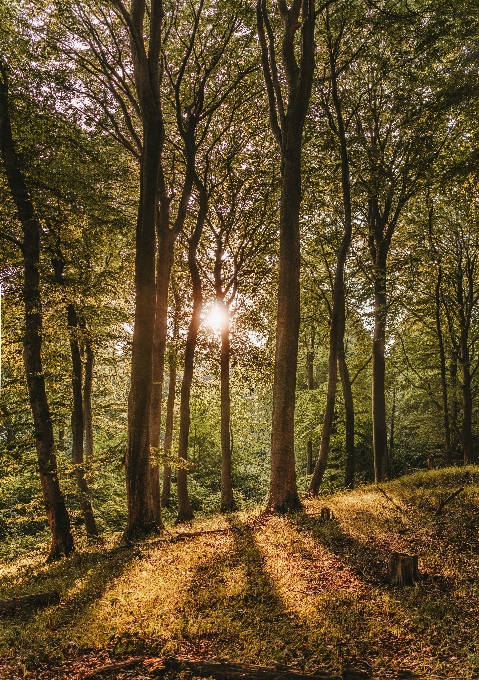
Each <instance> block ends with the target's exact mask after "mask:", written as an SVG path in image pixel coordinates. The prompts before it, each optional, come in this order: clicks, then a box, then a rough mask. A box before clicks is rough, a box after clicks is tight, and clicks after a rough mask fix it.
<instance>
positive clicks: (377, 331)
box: [372, 255, 388, 482]
mask: <svg viewBox="0 0 479 680" xmlns="http://www.w3.org/2000/svg"><path fill="white" fill-rule="evenodd" d="M386 314H387V310H386V256H385V255H384V256H383V257H382V258H379V261H378V262H377V263H376V266H375V267H374V336H373V351H372V356H373V358H372V364H373V384H372V414H373V452H374V479H375V481H376V482H382V481H383V480H385V479H387V478H388V452H387V424H386V394H385V372H386V363H385V349H386Z"/></svg>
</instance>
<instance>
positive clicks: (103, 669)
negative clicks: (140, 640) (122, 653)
mask: <svg viewBox="0 0 479 680" xmlns="http://www.w3.org/2000/svg"><path fill="white" fill-rule="evenodd" d="M144 660H145V659H144V657H142V656H137V657H134V658H133V659H128V661H117V662H116V663H108V664H105V666H99V667H98V668H95V670H94V671H92V672H91V673H88V674H87V675H84V676H83V679H82V680H95V678H98V677H101V676H102V675H106V674H107V673H113V672H114V671H123V670H128V669H130V668H135V666H139V665H140V664H141V663H143V661H144Z"/></svg>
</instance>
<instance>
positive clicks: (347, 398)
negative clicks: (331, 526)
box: [338, 339, 356, 489]
mask: <svg viewBox="0 0 479 680" xmlns="http://www.w3.org/2000/svg"><path fill="white" fill-rule="evenodd" d="M338 364H339V374H340V376H341V385H342V388H343V399H344V409H345V411H346V466H345V476H344V486H345V488H346V489H354V473H355V468H356V455H355V449H354V402H353V389H352V384H351V378H350V376H349V370H348V364H347V362H346V353H345V351H344V339H343V340H342V342H341V344H340V346H339V354H338Z"/></svg>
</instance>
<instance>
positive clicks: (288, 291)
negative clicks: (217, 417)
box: [256, 0, 316, 512]
mask: <svg viewBox="0 0 479 680" xmlns="http://www.w3.org/2000/svg"><path fill="white" fill-rule="evenodd" d="M278 8H279V12H280V15H281V20H282V24H283V29H284V30H283V32H282V42H281V49H280V50H278V54H280V53H281V55H282V69H283V75H284V79H283V83H281V79H280V78H279V76H278V68H277V62H276V48H275V45H274V42H275V41H274V34H273V31H272V29H271V23H270V19H269V17H268V9H267V3H266V0H257V3H256V18H257V27H258V37H259V42H260V45H261V62H262V67H263V75H264V79H265V85H266V91H267V95H268V103H269V113H270V124H271V129H272V132H273V134H274V137H275V139H276V141H277V143H278V146H279V148H280V150H281V206H280V218H279V232H280V235H279V243H280V248H279V284H278V308H277V317H276V352H275V362H274V385H273V418H272V431H271V477H270V489H269V499H268V509H269V510H271V511H274V512H287V511H295V510H299V509H300V508H301V507H302V504H301V501H300V500H299V495H298V489H297V485H296V470H295V456H294V408H295V401H296V368H297V362H298V339H299V323H300V231H299V213H300V208H301V145H302V138H303V129H304V122H305V120H306V114H307V111H308V108H309V102H310V99H311V88H312V83H313V75H314V53H315V42H314V27H315V21H316V10H315V3H314V0H304V2H299V3H298V2H295V3H293V4H292V5H291V8H288V6H287V4H286V3H278ZM298 30H300V40H301V50H300V51H298V50H296V45H295V43H296V40H295V36H296V32H297V31H298ZM299 55H300V61H299V63H298V61H297V56H299ZM283 85H284V86H285V89H286V91H287V101H286V102H285V101H284V98H283V89H282V88H283Z"/></svg>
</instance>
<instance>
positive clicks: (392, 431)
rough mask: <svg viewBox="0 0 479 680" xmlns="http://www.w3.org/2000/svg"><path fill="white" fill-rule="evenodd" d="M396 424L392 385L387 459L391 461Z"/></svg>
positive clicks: (394, 394) (394, 393)
mask: <svg viewBox="0 0 479 680" xmlns="http://www.w3.org/2000/svg"><path fill="white" fill-rule="evenodd" d="M395 424H396V388H395V387H393V403H392V407H391V423H390V426H389V451H388V459H389V461H392V459H393V454H394V426H395Z"/></svg>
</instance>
